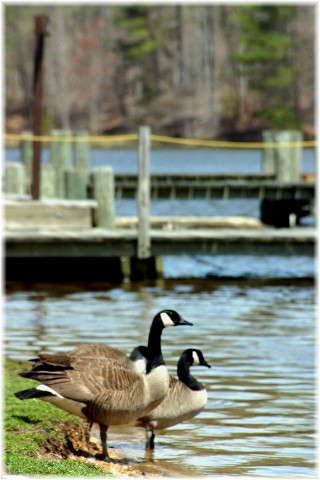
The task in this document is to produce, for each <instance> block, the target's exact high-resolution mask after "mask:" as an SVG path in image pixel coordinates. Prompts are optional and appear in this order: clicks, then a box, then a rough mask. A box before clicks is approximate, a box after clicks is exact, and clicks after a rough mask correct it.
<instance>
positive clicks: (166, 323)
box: [155, 310, 193, 328]
mask: <svg viewBox="0 0 320 480" xmlns="http://www.w3.org/2000/svg"><path fill="white" fill-rule="evenodd" d="M155 318H156V319H157V320H159V321H160V322H162V325H163V327H164V328H166V327H176V326H178V325H193V324H192V323H190V322H187V320H184V319H183V318H182V317H181V315H179V313H178V312H176V311H175V310H161V312H159V313H158V314H157V315H156V316H155Z"/></svg>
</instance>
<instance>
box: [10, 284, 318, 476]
mask: <svg viewBox="0 0 320 480" xmlns="http://www.w3.org/2000/svg"><path fill="white" fill-rule="evenodd" d="M314 294H315V292H314V288H313V286H312V284H308V283H307V284H299V285H295V284H293V283H290V282H289V283H288V284H285V283H283V284H277V285H272V284H271V283H270V284H263V283H259V282H254V281H252V282H251V281H248V282H243V283H237V282H236V281H234V282H229V283H225V284H224V283H223V282H218V281H211V280H210V279H207V280H206V281H205V282H203V281H200V280H192V281H183V280H171V281H168V280H162V281H161V282H158V283H155V284H153V285H152V286H150V285H138V286H135V285H133V284H123V285H121V286H114V285H112V286H111V285H110V286H108V288H107V287H106V288H101V287H100V289H99V288H98V287H96V288H92V286H89V285H88V286H86V287H85V288H84V287H83V286H82V287H81V288H80V287H79V286H76V285H74V286H73V287H72V288H71V287H70V286H65V288H62V287H61V288H60V291H59V290H54V289H53V287H50V288H46V287H45V286H36V287H35V288H34V289H30V290H29V291H24V290H14V289H13V290H11V291H10V293H8V295H7V298H6V326H5V341H6V352H7V355H9V356H10V357H12V358H19V359H28V358H32V357H33V356H34V355H35V354H36V353H37V352H38V351H39V350H43V351H44V350H45V351H48V352H53V351H58V350H60V351H62V350H67V349H70V348H72V347H73V346H75V345H77V344H79V343H89V342H94V343H108V344H111V345H113V346H115V347H118V348H120V349H122V350H123V351H125V352H130V351H131V349H132V347H134V346H136V345H138V344H145V343H146V341H147V333H148V330H149V325H150V323H151V320H152V317H153V315H154V314H155V313H156V312H157V311H159V310H161V309H163V308H174V309H176V310H177V311H178V312H180V313H181V314H182V315H183V316H184V317H185V318H186V319H187V320H190V321H192V322H193V323H194V326H193V327H191V328H188V329H166V330H165V331H164V333H163V337H162V339H163V353H164V357H165V359H166V362H167V365H168V368H169V370H170V373H171V374H175V370H176V362H177V359H178V357H179V355H180V353H181V352H182V350H184V349H185V348H188V347H195V348H200V349H201V350H203V353H204V355H205V357H206V359H207V360H208V362H209V363H210V364H211V365H212V368H211V369H210V370H208V369H201V368H199V369H198V368H196V367H194V368H193V374H194V375H195V376H196V377H197V378H198V379H199V380H200V381H201V382H202V383H204V384H205V385H206V387H207V390H208V397H209V398H208V404H207V407H206V408H205V410H204V411H203V412H202V413H201V414H200V415H199V416H197V417H196V418H194V419H191V420H189V421H187V422H185V423H182V424H179V425H176V426H174V427H172V428H171V429H168V430H166V431H164V432H161V433H160V434H159V435H158V436H157V443H156V449H155V453H154V457H153V459H152V462H153V463H154V464H157V465H159V469H161V468H163V466H168V467H170V468H171V469H173V471H176V472H181V473H184V474H189V475H251V476H254V475H259V476H276V477H280V476H302V475H306V476H310V475H315V473H316V472H315V440H314V437H315V411H314V410H315V398H314V397H315V364H314V363H315V351H314V349H315V312H314V303H315V302H314ZM111 442H112V444H113V445H115V447H116V448H117V449H120V450H121V451H123V452H124V454H125V455H127V456H129V457H130V458H134V459H136V461H138V462H146V464H148V462H149V463H150V462H151V460H150V459H149V460H146V458H145V452H144V431H143V429H130V430H129V429H125V428H123V429H121V430H117V429H114V430H112V431H111ZM161 466H162V467H161ZM159 471H161V470H159Z"/></svg>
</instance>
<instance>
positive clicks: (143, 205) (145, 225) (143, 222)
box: [137, 126, 151, 259]
mask: <svg viewBox="0 0 320 480" xmlns="http://www.w3.org/2000/svg"><path fill="white" fill-rule="evenodd" d="M138 154H139V165H138V219H139V221H138V249H137V257H138V259H143V258H149V257H150V254H151V243H150V225H149V207H150V167H149V165H150V127H146V126H142V127H140V128H139V152H138Z"/></svg>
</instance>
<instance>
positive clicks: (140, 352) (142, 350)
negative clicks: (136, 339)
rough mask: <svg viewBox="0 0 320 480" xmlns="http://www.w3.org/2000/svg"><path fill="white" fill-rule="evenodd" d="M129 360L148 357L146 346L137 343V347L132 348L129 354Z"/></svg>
mask: <svg viewBox="0 0 320 480" xmlns="http://www.w3.org/2000/svg"><path fill="white" fill-rule="evenodd" d="M129 358H130V360H132V361H134V362H135V361H136V360H144V359H147V358H148V347H145V346H144V345H139V346H138V347H136V348H134V349H133V350H132V352H131V353H130V356H129Z"/></svg>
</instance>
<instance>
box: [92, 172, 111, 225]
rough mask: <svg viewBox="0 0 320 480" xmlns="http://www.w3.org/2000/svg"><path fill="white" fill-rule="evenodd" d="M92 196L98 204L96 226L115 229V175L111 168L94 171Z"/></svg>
mask: <svg viewBox="0 0 320 480" xmlns="http://www.w3.org/2000/svg"><path fill="white" fill-rule="evenodd" d="M92 194H93V198H94V199H95V200H96V201H97V202H98V209H97V218H96V220H95V223H96V226H97V227H101V228H113V227H114V225H115V205H114V175H113V170H112V168H111V167H100V168H95V169H94V170H93V173H92Z"/></svg>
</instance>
